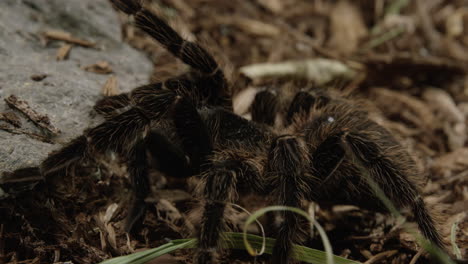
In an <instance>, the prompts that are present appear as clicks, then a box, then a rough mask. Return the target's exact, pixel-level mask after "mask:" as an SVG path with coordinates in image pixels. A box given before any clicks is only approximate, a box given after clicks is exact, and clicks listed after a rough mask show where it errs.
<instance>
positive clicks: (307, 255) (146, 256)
mask: <svg viewBox="0 0 468 264" xmlns="http://www.w3.org/2000/svg"><path fill="white" fill-rule="evenodd" d="M222 237H223V241H222V243H221V244H222V245H224V246H225V247H226V248H230V249H239V250H246V247H245V244H244V234H243V233H234V232H226V233H223V236H222ZM247 239H248V240H249V242H250V244H251V245H252V246H254V247H256V248H260V247H261V246H262V244H263V237H260V236H256V235H247ZM265 241H266V245H265V253H266V254H271V253H272V250H273V245H274V244H275V239H273V238H266V239H265ZM196 247H197V240H196V239H194V238H192V239H176V240H172V241H171V242H169V243H167V244H164V245H162V246H160V247H157V248H154V249H148V250H145V251H141V252H137V253H133V254H130V255H127V256H122V257H117V258H113V259H109V260H106V261H103V262H101V263H100V264H117V263H119V264H122V263H125V264H143V263H146V262H148V261H150V260H152V259H154V258H157V257H160V256H162V255H164V254H168V253H171V252H174V251H176V250H179V249H183V248H186V249H189V248H196ZM293 257H294V258H295V259H296V260H299V261H303V262H306V263H312V264H327V255H326V253H325V252H323V251H321V250H317V249H312V248H308V247H304V246H299V245H294V246H293ZM332 257H333V261H334V263H336V264H360V263H359V262H356V261H352V260H348V259H345V258H342V257H338V256H332Z"/></svg>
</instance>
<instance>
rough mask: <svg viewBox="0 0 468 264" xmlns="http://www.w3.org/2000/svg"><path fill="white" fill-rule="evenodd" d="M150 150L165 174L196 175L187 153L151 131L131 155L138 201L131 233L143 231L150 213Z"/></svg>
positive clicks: (127, 226) (130, 168)
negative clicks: (148, 205)
mask: <svg viewBox="0 0 468 264" xmlns="http://www.w3.org/2000/svg"><path fill="white" fill-rule="evenodd" d="M147 151H148V152H149V153H150V154H151V157H152V159H153V160H155V161H156V162H157V165H158V167H157V169H158V170H159V171H161V172H162V173H164V174H166V175H169V176H172V177H178V178H187V177H190V176H192V174H193V171H192V169H191V168H190V164H189V163H188V161H187V159H186V158H185V154H184V152H183V151H182V150H181V149H179V148H178V147H177V146H175V145H174V144H173V143H172V142H170V141H169V140H168V138H167V137H166V136H164V135H163V134H160V133H157V132H154V131H151V132H150V133H149V134H148V135H147V136H146V137H145V138H144V139H141V140H140V141H139V142H137V143H136V144H135V146H133V148H132V149H131V150H130V151H129V153H128V172H129V177H130V180H131V183H132V189H133V194H134V198H133V202H132V204H131V207H130V209H129V213H128V216H127V221H126V224H125V230H126V231H127V232H134V231H137V230H139V227H140V225H141V224H142V223H143V218H144V216H145V212H146V202H145V198H146V197H147V196H148V195H149V193H150V183H149V179H148V166H149V163H148V154H147Z"/></svg>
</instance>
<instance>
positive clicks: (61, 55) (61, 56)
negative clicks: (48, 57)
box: [56, 44, 73, 61]
mask: <svg viewBox="0 0 468 264" xmlns="http://www.w3.org/2000/svg"><path fill="white" fill-rule="evenodd" d="M72 47H73V45H70V44H63V45H62V46H61V47H60V48H59V49H58V50H57V55H56V58H57V60H58V61H62V60H66V59H68V55H69V54H70V51H71V49H72Z"/></svg>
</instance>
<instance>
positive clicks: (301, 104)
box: [286, 91, 316, 125]
mask: <svg viewBox="0 0 468 264" xmlns="http://www.w3.org/2000/svg"><path fill="white" fill-rule="evenodd" d="M315 100H316V99H315V96H313V95H311V94H310V93H308V92H305V91H300V92H298V93H297V94H296V95H295V96H294V98H293V100H292V101H291V104H290V105H289V108H288V112H287V114H286V124H287V125H289V124H291V123H292V122H293V119H294V116H295V115H297V114H301V113H306V114H308V113H309V111H310V109H311V107H312V106H314V104H315Z"/></svg>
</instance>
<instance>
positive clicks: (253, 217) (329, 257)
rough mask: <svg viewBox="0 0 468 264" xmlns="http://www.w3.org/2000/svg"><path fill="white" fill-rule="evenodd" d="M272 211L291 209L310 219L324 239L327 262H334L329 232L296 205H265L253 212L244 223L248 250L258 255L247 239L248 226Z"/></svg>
mask: <svg viewBox="0 0 468 264" xmlns="http://www.w3.org/2000/svg"><path fill="white" fill-rule="evenodd" d="M271 211H291V212H294V213H296V214H299V215H301V216H303V217H305V218H306V219H307V220H309V222H310V223H312V225H313V226H314V227H315V228H317V230H318V232H319V234H320V238H321V239H322V243H323V245H324V247H325V252H326V256H327V262H326V263H327V264H334V263H335V262H334V258H333V250H332V247H331V244H330V241H329V240H328V236H327V234H326V233H325V230H324V229H323V228H322V226H321V225H320V224H319V223H318V222H317V221H315V219H312V218H311V217H310V216H309V214H307V213H306V212H304V211H303V210H301V209H299V208H295V207H290V206H279V205H278V206H268V207H265V208H262V209H260V210H258V211H256V212H255V213H253V214H252V215H251V216H249V218H247V221H245V225H244V232H243V234H244V243H245V247H246V249H247V251H248V252H249V253H250V254H251V255H256V254H255V251H254V249H253V248H252V247H251V245H250V243H249V241H248V239H247V227H248V226H249V225H250V224H251V223H253V222H254V221H256V220H257V219H258V218H259V217H260V216H262V215H264V214H266V213H267V212H271ZM300 253H301V252H299V251H296V254H300ZM297 257H299V256H296V258H297Z"/></svg>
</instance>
